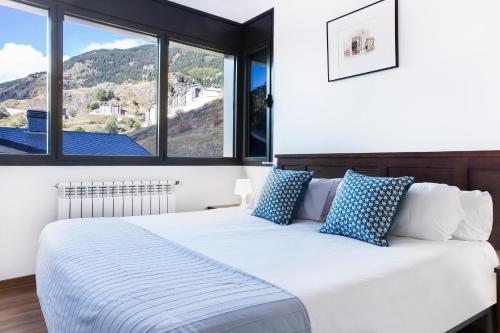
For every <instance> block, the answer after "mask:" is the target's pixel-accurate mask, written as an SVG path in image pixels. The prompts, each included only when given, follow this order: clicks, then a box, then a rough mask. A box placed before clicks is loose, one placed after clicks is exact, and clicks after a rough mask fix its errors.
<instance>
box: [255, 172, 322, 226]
mask: <svg viewBox="0 0 500 333" xmlns="http://www.w3.org/2000/svg"><path fill="white" fill-rule="evenodd" d="M313 174H314V172H307V171H291V170H281V169H277V168H276V167H275V166H273V168H272V170H271V171H270V172H269V175H268V176H267V179H266V183H265V185H264V187H263V188H262V194H261V196H260V199H259V202H258V203H257V207H256V208H255V210H254V211H253V213H252V215H253V216H257V217H261V218H263V219H266V220H269V221H272V222H274V223H277V224H285V225H286V224H289V223H290V222H291V221H292V220H293V218H294V217H295V214H297V211H298V209H299V206H300V202H301V201H302V199H303V198H304V194H305V192H306V189H307V185H308V184H309V182H310V181H311V179H312V177H313Z"/></svg>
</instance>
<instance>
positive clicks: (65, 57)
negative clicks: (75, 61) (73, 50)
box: [63, 55, 71, 61]
mask: <svg viewBox="0 0 500 333" xmlns="http://www.w3.org/2000/svg"><path fill="white" fill-rule="evenodd" d="M69 58H71V57H70V56H69V55H63V61H66V60H68V59H69Z"/></svg>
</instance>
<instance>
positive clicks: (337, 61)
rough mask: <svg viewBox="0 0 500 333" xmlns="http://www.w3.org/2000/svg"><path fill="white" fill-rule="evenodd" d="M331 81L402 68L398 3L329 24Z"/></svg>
mask: <svg viewBox="0 0 500 333" xmlns="http://www.w3.org/2000/svg"><path fill="white" fill-rule="evenodd" d="M326 36H327V47H328V81H330V82H332V81H337V80H342V79H347V78H350V77H354V76H359V75H363V74H368V73H374V72H378V71H383V70H386V69H390V68H396V67H398V66H399V59H398V2H397V0H381V1H378V2H375V3H373V4H371V5H368V6H366V7H363V8H360V9H358V10H355V11H353V12H351V13H348V14H345V15H343V16H340V17H337V18H336V19H333V20H331V21H329V22H327V23H326Z"/></svg>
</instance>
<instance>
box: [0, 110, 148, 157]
mask: <svg viewBox="0 0 500 333" xmlns="http://www.w3.org/2000/svg"><path fill="white" fill-rule="evenodd" d="M26 115H27V126H26V128H11V127H0V153H10V154H46V153H47V112H45V111H38V110H28V111H27V112H26ZM62 142H63V151H64V154H67V155H94V156H151V154H150V153H149V152H148V151H147V150H145V149H144V148H143V147H142V146H140V145H139V144H137V143H136V142H135V141H134V140H132V139H131V138H130V137H129V136H128V135H124V134H108V133H89V132H73V131H64V132H63V140H62Z"/></svg>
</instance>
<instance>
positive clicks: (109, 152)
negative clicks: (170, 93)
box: [63, 16, 158, 157]
mask: <svg viewBox="0 0 500 333" xmlns="http://www.w3.org/2000/svg"><path fill="white" fill-rule="evenodd" d="M63 54H64V63H63V78H64V83H63V153H64V154H65V155H94V156H143V157H147V156H157V155H158V137H157V133H158V112H157V72H158V39H157V38H154V37H150V36H147V35H142V34H138V33H135V32H129V31H127V30H122V29H118V28H114V27H113V28H112V27H108V26H105V25H101V24H96V23H91V22H88V21H83V20H81V19H76V18H73V17H68V16H66V17H65V18H64V38H63Z"/></svg>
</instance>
